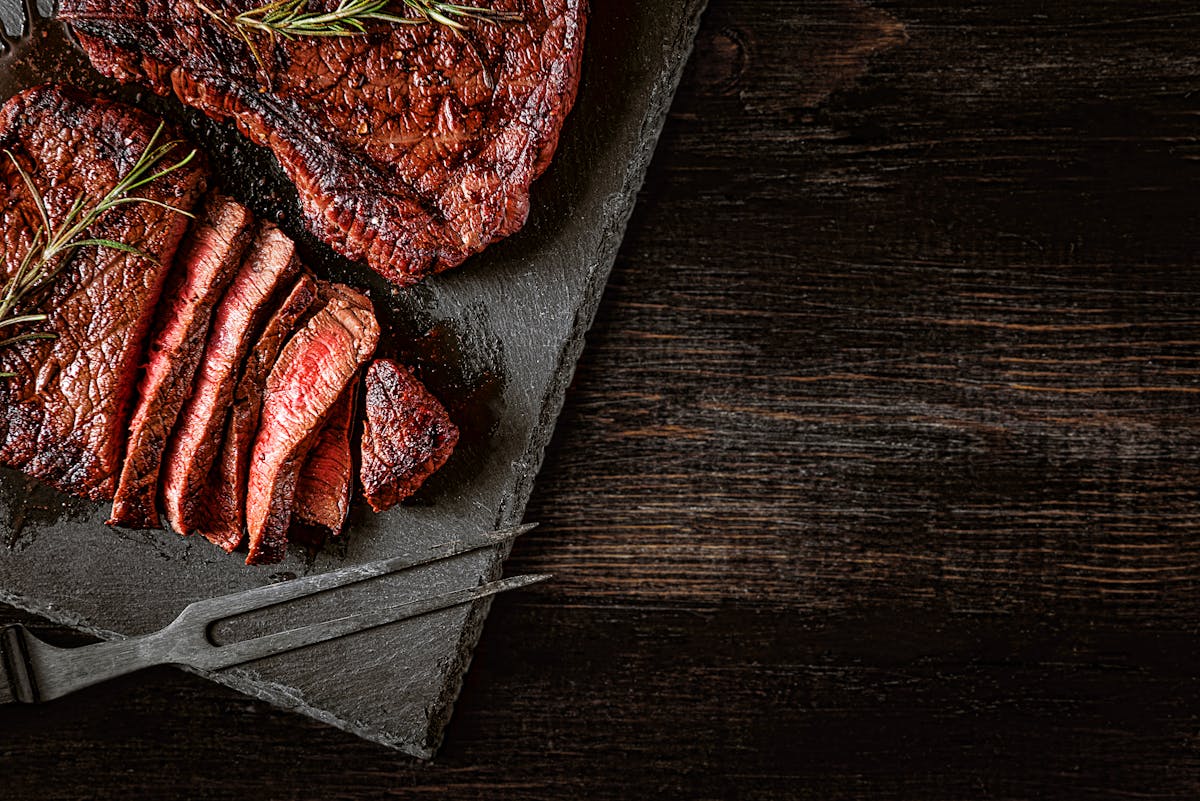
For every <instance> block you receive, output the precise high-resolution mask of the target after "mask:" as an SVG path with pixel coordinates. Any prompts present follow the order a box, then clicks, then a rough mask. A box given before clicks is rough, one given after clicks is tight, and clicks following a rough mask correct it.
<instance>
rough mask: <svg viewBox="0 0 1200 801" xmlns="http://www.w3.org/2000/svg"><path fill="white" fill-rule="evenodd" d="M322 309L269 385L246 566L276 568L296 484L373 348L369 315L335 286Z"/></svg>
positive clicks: (361, 299)
mask: <svg viewBox="0 0 1200 801" xmlns="http://www.w3.org/2000/svg"><path fill="white" fill-rule="evenodd" d="M321 300H322V301H324V304H325V305H324V306H323V307H322V308H321V310H320V311H318V312H316V313H315V314H313V315H312V317H310V318H309V320H308V322H307V323H305V325H304V327H302V328H301V329H300V330H299V331H297V332H296V334H295V336H293V337H292V338H291V339H290V340H288V343H287V344H286V345H284V346H283V352H282V353H280V354H279V359H278V360H277V361H276V362H275V366H274V367H273V368H272V369H271V374H270V375H269V376H268V377H267V389H266V393H265V395H264V396H263V406H262V416H261V421H260V422H259V426H258V436H257V437H256V438H255V440H254V451H253V455H252V456H251V457H250V475H249V478H248V480H247V482H246V536H247V539H248V540H249V543H250V553H249V555H248V556H247V557H246V564H251V565H256V564H266V563H270V562H278V561H279V560H281V559H282V558H283V556H284V552H285V551H286V549H287V533H288V526H289V525H290V524H291V519H292V512H293V509H294V503H295V496H296V483H297V479H298V478H299V475H300V469H301V468H302V467H303V466H304V462H305V459H306V458H307V457H308V453H309V451H310V450H311V449H312V447H313V445H314V444H315V443H316V441H317V438H318V436H319V435H320V432H321V427H322V426H323V425H324V424H325V421H326V420H327V419H328V417H329V415H330V413H331V412H332V410H333V408H334V405H335V404H336V403H337V401H338V398H340V397H342V396H343V395H344V394H345V392H346V389H347V388H348V387H349V386H350V383H351V381H352V380H353V379H354V376H355V375H356V374H357V373H358V369H359V368H360V367H361V366H362V365H363V364H365V363H366V361H367V360H368V359H370V358H371V355H372V354H373V353H374V352H375V346H376V345H377V344H379V323H378V322H376V320H375V309H374V307H373V306H372V305H371V301H370V300H368V299H367V298H366V297H365V296H364V295H362V294H360V293H359V292H356V291H355V290H353V289H351V288H350V287H348V286H344V285H341V284H322V285H321Z"/></svg>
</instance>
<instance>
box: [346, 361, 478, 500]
mask: <svg viewBox="0 0 1200 801" xmlns="http://www.w3.org/2000/svg"><path fill="white" fill-rule="evenodd" d="M366 384H367V391H366V396H367V402H366V406H367V417H366V422H365V423H364V424H363V435H362V462H361V465H360V467H359V477H360V479H361V481H362V486H363V494H364V495H365V496H366V498H367V502H368V503H370V504H371V508H372V509H374V510H375V511H376V512H382V511H383V510H384V509H387V508H389V507H391V506H393V505H394V504H396V503H398V502H399V501H402V500H403V499H405V498H407V497H408V496H409V495H412V494H413V493H414V492H416V491H417V488H418V487H420V486H421V484H423V483H424V482H425V479H427V478H429V476H431V475H433V474H434V473H435V472H436V471H437V470H438V469H439V468H440V467H441V466H442V465H443V464H445V463H446V460H447V459H449V458H450V454H451V452H452V451H453V450H454V446H455V445H456V444H457V443H458V429H457V428H456V427H455V426H454V423H452V422H450V416H449V415H448V414H446V410H445V409H444V408H443V407H442V404H440V403H439V402H438V400H437V398H435V397H433V395H432V394H430V392H429V390H427V389H426V388H425V385H424V384H422V383H421V382H420V381H418V380H417V378H416V376H414V375H413V374H412V371H411V370H409V369H408V368H407V367H404V366H402V365H399V364H397V363H396V362H394V361H392V360H391V359H377V360H376V361H374V362H372V364H371V366H370V367H369V368H368V369H367V378H366Z"/></svg>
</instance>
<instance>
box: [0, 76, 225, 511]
mask: <svg viewBox="0 0 1200 801" xmlns="http://www.w3.org/2000/svg"><path fill="white" fill-rule="evenodd" d="M157 125H158V121H157V120H155V119H153V118H151V117H149V116H148V115H146V114H143V113H142V112H140V111H137V110H135V109H133V108H130V107H128V106H125V105H122V104H120V103H114V102H109V101H106V100H97V99H94V98H91V97H88V96H86V95H83V94H80V93H78V92H76V91H74V90H71V89H67V88H63V87H54V86H42V87H37V88H34V89H29V90H27V91H25V92H22V93H21V94H19V95H17V96H15V97H13V98H12V99H11V100H9V101H8V102H7V103H5V104H4V106H3V108H0V148H2V149H4V150H8V151H9V152H11V153H12V157H13V158H14V159H16V161H17V162H18V163H20V165H21V167H22V168H23V169H24V170H25V171H26V172H27V173H28V174H29V175H30V177H31V179H32V181H33V183H34V185H35V186H36V188H37V191H38V193H39V194H40V195H41V196H42V198H44V200H45V202H46V210H47V213H48V215H49V218H50V224H51V227H52V228H55V227H58V226H60V225H62V224H63V221H64V217H65V216H66V214H67V212H68V210H69V208H70V207H71V205H72V203H73V202H74V201H75V199H76V198H78V197H80V196H83V195H86V196H87V197H89V198H98V197H101V196H103V195H104V194H105V193H107V192H108V191H109V190H110V189H112V188H113V187H114V186H115V185H116V183H117V182H118V181H119V180H120V178H121V177H122V176H124V175H125V174H126V173H128V171H129V170H130V169H131V168H132V167H133V165H134V163H135V162H136V161H137V159H138V157H139V156H140V155H141V154H142V152H143V151H144V150H145V148H146V146H147V144H148V143H149V141H150V138H151V136H152V135H153V134H154V131H155V129H156V127H157ZM171 138H172V134H170V133H169V132H168V133H167V135H166V137H165V138H164V139H160V143H161V142H165V141H169V140H170V139H171ZM187 152H188V149H187V148H184V147H182V146H177V147H176V148H175V150H174V151H172V153H170V154H169V155H168V156H167V157H166V161H165V162H164V165H163V166H167V165H168V164H171V163H174V162H176V161H178V160H180V159H181V158H182V157H183V156H185V155H186V154H187ZM204 188H205V170H204V167H203V166H202V165H201V163H200V162H199V160H196V161H193V162H192V163H190V164H188V165H187V166H185V167H183V168H181V169H179V170H176V171H175V172H173V173H171V174H169V175H167V176H165V177H163V178H161V179H158V180H156V181H154V182H152V183H150V184H149V185H148V186H145V187H143V188H142V189H141V190H139V193H140V195H141V196H142V197H145V198H148V199H149V200H152V201H156V202H157V203H166V204H171V205H173V206H176V207H177V208H180V209H183V210H185V211H186V210H190V209H191V208H192V207H194V206H195V204H196V203H197V201H198V199H199V197H200V195H201V194H202V193H203V191H204ZM38 220H39V216H38V212H37V210H36V207H35V201H34V199H33V198H32V197H31V195H30V192H29V190H28V189H27V188H26V187H25V185H24V184H23V182H22V179H21V177H20V175H19V173H18V171H17V169H16V167H15V166H14V165H13V163H12V161H11V160H10V159H9V158H8V157H7V156H6V155H4V154H0V237H2V242H3V252H2V253H0V273H2V277H3V279H4V281H7V280H8V279H9V278H11V276H12V275H13V273H14V271H15V270H16V269H17V268H18V266H19V265H20V263H21V260H22V258H23V257H24V256H25V254H26V253H27V252H28V251H29V249H30V248H31V247H32V246H33V239H34V235H35V231H36V230H37V225H38ZM187 226H188V220H187V218H186V217H185V216H183V215H181V214H179V213H177V212H175V211H171V210H169V209H167V208H164V207H162V206H158V205H152V204H149V203H133V204H125V205H120V206H117V207H115V208H113V209H111V210H110V211H107V212H105V213H104V214H103V215H102V216H101V217H100V218H99V220H98V221H97V222H96V223H95V224H94V225H93V226H92V227H91V228H89V230H88V231H87V234H86V236H87V237H88V238H104V239H109V240H114V241H118V242H122V243H127V244H131V245H135V246H136V247H137V248H139V249H140V251H141V253H130V252H125V251H121V250H117V249H114V248H109V247H98V246H88V247H82V248H78V249H75V250H73V251H71V252H70V253H69V254H68V255H67V256H65V257H64V258H66V259H68V262H67V263H66V264H65V266H63V271H62V272H61V273H60V274H59V275H58V277H57V278H56V279H55V280H54V281H53V282H52V283H51V284H50V286H49V288H48V289H47V290H45V291H44V292H43V293H42V294H41V295H40V296H37V297H35V298H33V300H34V303H33V304H32V305H31V306H30V307H28V308H22V309H21V311H22V312H25V311H28V312H35V311H36V312H41V313H44V314H46V315H48V319H47V320H46V321H45V322H43V323H37V324H35V325H31V326H29V327H28V328H24V327H22V328H15V329H14V328H9V329H4V334H5V335H6V336H7V335H10V334H12V333H23V332H26V331H39V332H44V333H51V334H55V335H56V338H55V339H53V340H48V339H41V340H34V341H25V342H21V343H18V344H15V345H8V346H5V347H3V348H0V371H2V372H10V373H14V374H15V375H14V376H13V377H11V378H0V462H2V463H4V464H7V465H10V466H12V467H15V468H18V469H20V470H22V471H24V472H25V473H26V474H28V475H30V476H33V477H35V478H38V479H41V480H42V481H45V482H47V483H49V484H52V485H54V486H55V487H57V488H59V489H61V490H63V491H66V492H70V493H73V494H76V495H82V496H85V497H88V498H91V499H93V500H99V499H106V498H112V496H113V492H114V490H115V488H116V482H117V474H118V472H119V471H120V469H121V453H122V443H123V442H124V439H125V432H126V430H127V424H128V422H129V414H130V401H131V398H132V397H133V393H134V390H135V388H136V385H137V378H138V368H139V365H140V364H141V360H142V353H143V350H144V348H145V345H146V338H147V334H148V333H149V329H150V324H151V321H152V319H153V317H154V312H155V307H156V304H157V303H158V300H159V296H160V294H161V293H162V290H163V285H164V283H165V279H166V276H167V271H168V268H169V265H170V264H171V259H172V257H173V256H174V254H175V250H176V248H177V246H178V245H179V242H180V240H181V239H182V238H183V236H184V233H185V232H186V230H187Z"/></svg>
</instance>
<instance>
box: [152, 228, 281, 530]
mask: <svg viewBox="0 0 1200 801" xmlns="http://www.w3.org/2000/svg"><path fill="white" fill-rule="evenodd" d="M295 256H296V246H295V245H294V244H293V243H292V240H290V239H288V238H287V237H286V236H284V234H283V233H282V232H281V231H280V230H279V229H278V228H276V227H275V226H274V225H271V224H270V223H262V224H260V226H259V229H258V233H257V235H256V236H255V238H254V242H253V243H251V245H250V248H249V251H248V252H247V253H246V259H245V261H244V262H243V263H242V266H241V268H240V269H239V270H238V273H237V275H236V276H234V279H233V283H232V284H230V286H229V290H228V291H227V292H226V293H225V297H224V298H222V299H221V303H220V305H219V306H218V307H217V313H216V316H215V317H214V319H213V324H212V330H211V331H210V332H209V335H208V343H207V345H206V346H205V349H204V358H203V361H202V362H201V364H200V369H199V370H198V371H197V375H196V383H195V388H194V390H193V392H192V397H191V399H190V400H189V401H188V403H187V405H186V406H185V407H184V409H183V413H182V415H181V416H180V418H179V426H178V428H177V430H176V431H175V435H174V437H173V438H172V440H171V444H170V447H169V449H168V451H167V462H166V465H165V469H164V476H163V506H164V508H165V510H166V513H167V521H168V522H169V523H170V524H171V528H173V529H175V531H178V532H179V533H180V534H190V533H192V532H193V531H196V530H197V529H201V528H204V527H205V524H206V523H207V520H208V515H207V512H208V510H209V508H210V504H211V497H210V493H209V491H208V490H209V473H210V471H211V469H212V466H213V463H214V462H215V460H216V457H217V454H218V453H219V452H220V450H221V442H222V434H224V432H225V423H226V420H227V419H228V417H229V408H230V406H231V405H232V404H233V390H234V386H235V384H236V383H237V378H238V374H239V372H240V370H241V367H242V362H243V361H245V358H246V353H247V352H248V350H249V348H250V345H251V344H252V343H253V341H254V338H255V336H256V334H257V332H258V330H259V329H260V328H261V326H262V324H263V321H264V319H265V318H266V316H267V315H268V314H270V313H271V310H272V306H271V298H272V297H273V296H274V295H275V293H276V291H277V290H278V289H279V287H280V286H286V285H287V282H288V281H290V280H291V279H292V278H293V277H294V276H295V275H296V272H297V270H298V269H299V265H298V264H297V263H296V258H295Z"/></svg>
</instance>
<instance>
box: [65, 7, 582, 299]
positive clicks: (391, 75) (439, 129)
mask: <svg viewBox="0 0 1200 801" xmlns="http://www.w3.org/2000/svg"><path fill="white" fill-rule="evenodd" d="M205 5H206V6H207V7H208V8H209V9H211V10H213V11H214V12H215V13H217V14H218V15H221V16H223V17H224V18H225V19H226V20H228V19H229V18H230V17H231V16H236V15H237V14H238V13H240V12H243V11H246V10H247V9H248V8H251V7H254V6H257V5H261V4H260V3H258V2H248V0H208V2H207V3H206V4H205ZM337 5H338V0H313V1H312V2H310V3H309V4H308V8H309V9H310V10H331V9H333V8H336V7H337ZM487 5H488V6H489V7H490V8H494V9H496V10H507V11H513V10H515V11H519V12H521V13H522V14H523V19H522V20H521V21H519V22H509V23H503V24H495V25H492V24H482V23H478V22H473V21H469V22H468V29H467V31H466V32H465V33H464V34H461V35H460V34H459V33H457V32H456V31H454V30H452V29H450V28H448V27H447V26H445V25H441V24H433V23H430V24H421V25H397V24H389V23H372V24H371V25H370V27H369V30H368V32H367V34H366V35H360V36H339V37H298V38H294V39H290V38H287V37H283V36H276V37H274V38H267V37H265V36H260V35H258V34H254V33H250V34H248V36H251V37H254V38H253V39H252V40H251V41H253V42H255V43H256V49H257V51H258V52H259V53H260V54H261V57H262V61H263V65H261V66H260V65H259V64H258V63H257V62H256V60H255V59H254V57H253V55H252V52H251V49H250V48H249V47H248V46H247V44H246V42H245V41H243V40H242V39H241V38H239V37H238V35H237V34H236V33H234V32H233V31H231V30H230V29H228V28H227V26H226V25H223V24H222V23H219V22H217V21H216V20H214V19H213V18H212V17H210V16H209V15H208V14H207V13H206V12H205V11H203V10H201V8H200V7H199V5H198V4H196V3H192V2H173V1H172V0H143V2H137V3H134V2H130V0H62V2H61V3H60V11H59V17H60V18H62V19H64V20H66V21H68V22H69V23H70V24H71V26H72V28H73V30H74V31H75V33H76V34H77V36H78V39H79V42H80V44H81V45H82V46H83V49H84V51H85V52H87V54H88V55H89V57H90V58H91V60H92V63H93V65H94V66H95V67H96V68H97V69H98V70H100V72H102V73H104V74H105V75H108V76H112V77H115V78H118V79H120V80H123V81H134V80H137V81H143V82H145V83H147V84H149V86H150V87H151V88H153V89H154V90H155V91H156V92H158V93H160V94H164V95H166V94H171V93H174V94H175V95H176V96H177V97H178V98H179V99H180V100H182V101H183V102H184V103H186V104H188V105H190V106H194V107H196V108H198V109H200V110H202V111H204V112H205V113H206V114H208V115H209V116H211V117H213V118H215V119H218V120H231V121H233V122H235V123H236V124H237V126H238V128H239V130H241V132H242V133H243V134H245V135H246V136H248V137H249V138H250V139H251V140H253V141H254V142H255V143H257V144H260V145H265V146H267V147H269V148H271V150H272V151H273V152H274V154H275V156H276V158H277V159H278V160H279V162H280V164H281V165H282V166H283V169H284V171H285V172H286V173H287V175H288V177H289V178H290V179H291V180H292V182H293V183H295V185H296V187H297V189H298V190H299V193H300V200H301V204H302V206H303V208H304V212H305V215H306V218H307V225H308V227H309V229H310V230H311V231H312V232H313V233H314V234H315V235H317V236H318V237H319V238H321V239H323V240H324V241H325V242H327V243H328V244H330V245H331V246H332V247H333V248H334V249H336V250H338V251H340V252H341V253H343V254H345V255H346V256H348V257H350V258H352V259H362V260H365V261H367V262H368V263H369V264H370V266H371V267H372V268H374V269H375V270H376V271H377V272H379V273H380V274H381V275H383V276H384V277H386V278H388V279H390V280H392V281H394V282H396V283H398V284H410V283H413V282H414V281H416V280H419V279H420V278H421V277H423V276H425V275H427V274H429V273H432V272H437V271H440V270H444V269H446V268H449V267H453V266H455V265H457V264H459V263H461V262H462V261H463V259H465V258H466V257H467V256H469V255H471V254H472V253H476V252H478V251H480V250H482V249H483V248H485V247H486V246H487V245H489V244H490V243H492V242H495V241H496V240H498V239H500V238H502V237H505V236H508V235H509V234H511V233H513V232H515V231H516V230H518V229H519V228H520V227H521V226H522V225H523V224H524V222H525V218H526V216H527V214H528V211H529V187H530V184H531V182H532V181H533V180H534V179H535V178H537V177H538V175H540V174H541V173H542V172H543V171H544V170H545V168H546V167H547V165H548V164H549V162H550V157H551V155H552V154H553V152H554V149H555V146H556V144H557V142H558V137H559V132H560V131H561V129H562V125H563V121H564V118H565V117H566V115H567V113H568V111H569V110H570V108H571V105H572V104H573V103H574V99H575V94H576V89H577V87H578V83H579V72H580V64H581V60H582V52H583V35H584V27H585V19H586V0H540V1H539V2H530V1H529V0H492V2H489V3H488V4H487ZM403 7H404V6H403V5H402V4H401V3H400V2H396V3H395V4H394V13H399V14H402V13H404V12H403V11H401V10H400V9H402V8H403Z"/></svg>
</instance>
